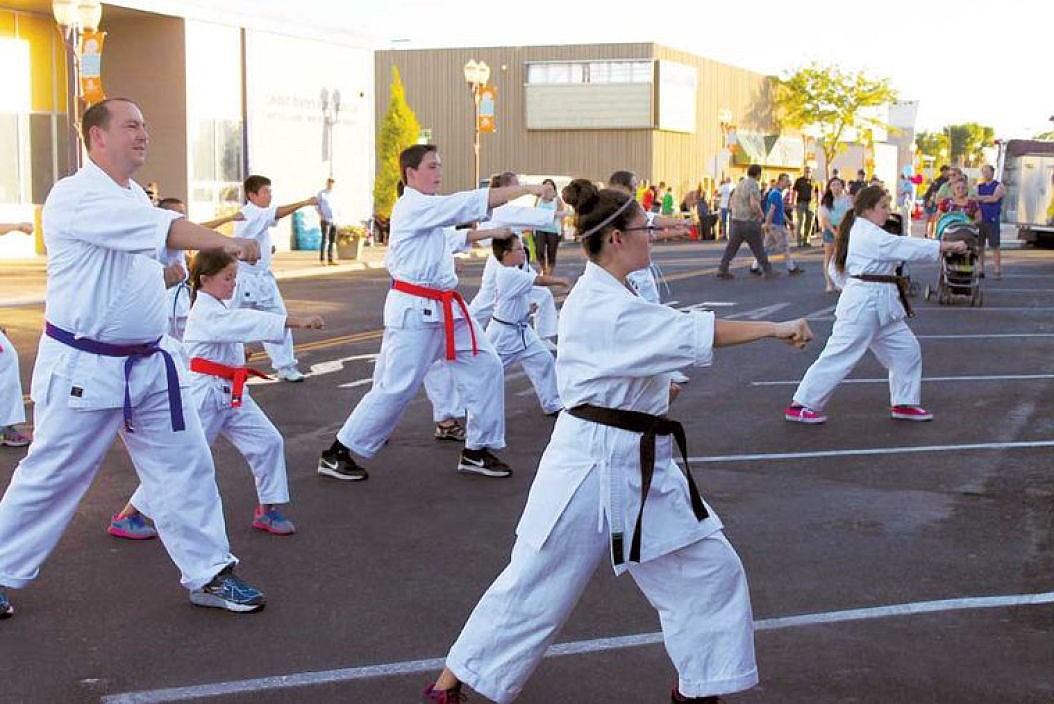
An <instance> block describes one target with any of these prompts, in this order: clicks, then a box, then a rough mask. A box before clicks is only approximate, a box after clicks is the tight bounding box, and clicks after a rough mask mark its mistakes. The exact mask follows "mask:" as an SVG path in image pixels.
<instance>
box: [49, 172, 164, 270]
mask: <svg viewBox="0 0 1054 704" xmlns="http://www.w3.org/2000/svg"><path fill="white" fill-rule="evenodd" d="M56 187H58V186H56ZM67 195H69V196H73V198H75V204H74V205H73V207H71V208H66V207H62V208H58V209H57V213H56V214H57V215H58V217H57V220H52V221H51V222H49V223H47V226H46V227H45V234H47V235H50V236H51V237H59V238H62V237H66V238H69V239H71V240H76V241H80V242H86V243H87V244H90V245H93V246H95V247H101V248H103V249H111V250H115V251H119V252H144V251H145V252H148V253H149V254H150V256H152V257H154V258H156V257H157V252H158V251H159V250H160V249H161V248H162V247H163V246H164V244H165V241H166V240H167V239H168V231H169V229H170V228H171V227H172V222H173V221H174V220H179V219H180V218H182V217H183V216H182V215H181V214H179V213H177V212H174V211H171V210H162V209H161V208H155V207H154V206H153V205H151V204H150V203H145V202H139V201H136V200H132V199H130V198H125V197H123V196H116V197H115V196H113V195H111V194H109V193H106V192H104V191H101V190H86V191H84V192H82V193H81V194H80V196H79V197H77V196H75V195H74V194H67ZM59 200H60V201H61V196H60V198H59ZM52 212H56V211H55V210H53V211H52ZM48 220H51V218H48Z"/></svg>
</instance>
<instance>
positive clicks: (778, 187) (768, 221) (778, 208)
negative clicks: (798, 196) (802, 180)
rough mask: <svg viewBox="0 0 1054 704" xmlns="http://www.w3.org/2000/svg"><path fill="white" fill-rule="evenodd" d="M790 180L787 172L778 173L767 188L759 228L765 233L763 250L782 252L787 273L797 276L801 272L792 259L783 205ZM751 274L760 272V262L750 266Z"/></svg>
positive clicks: (788, 230)
mask: <svg viewBox="0 0 1054 704" xmlns="http://www.w3.org/2000/svg"><path fill="white" fill-rule="evenodd" d="M790 185H791V180H790V175H789V174H780V175H779V178H777V179H776V183H775V185H774V186H773V187H772V188H770V189H769V192H768V195H767V196H766V197H765V205H764V210H765V220H764V223H763V224H762V226H761V230H762V232H763V233H764V235H765V240H764V241H765V251H766V252H769V251H773V250H775V251H776V252H782V253H783V255H784V257H785V262H786V264H787V273H788V274H790V275H791V276H797V275H798V274H800V273H802V268H801V267H800V266H798V265H797V263H796V262H795V261H794V256H793V255H792V254H791V251H790V227H789V225H788V222H787V211H786V208H785V207H784V204H785V200H784V192H785V191H787V189H788V188H790ZM750 273H751V274H758V275H760V274H761V264H760V263H759V262H757V261H755V262H754V264H753V265H752V266H751V267H750Z"/></svg>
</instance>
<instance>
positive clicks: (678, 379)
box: [670, 372, 691, 384]
mask: <svg viewBox="0 0 1054 704" xmlns="http://www.w3.org/2000/svg"><path fill="white" fill-rule="evenodd" d="M670 381H672V382H673V383H675V384H687V383H688V382H689V381H691V379H689V378H688V377H687V376H685V375H684V374H682V373H681V372H674V373H673V374H671V375H670Z"/></svg>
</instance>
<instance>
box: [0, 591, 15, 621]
mask: <svg viewBox="0 0 1054 704" xmlns="http://www.w3.org/2000/svg"><path fill="white" fill-rule="evenodd" d="M14 614H15V607H13V606H11V602H10V601H8V600H7V594H5V593H4V590H3V589H2V588H0V620H3V619H5V618H11V617H12V616H13V615H14Z"/></svg>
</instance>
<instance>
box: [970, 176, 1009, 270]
mask: <svg viewBox="0 0 1054 704" xmlns="http://www.w3.org/2000/svg"><path fill="white" fill-rule="evenodd" d="M981 176H982V177H983V178H984V180H983V181H982V182H981V183H979V184H978V185H977V200H979V201H981V223H980V230H981V248H980V257H979V260H980V261H979V262H978V263H979V264H980V268H981V276H982V277H983V276H984V248H985V246H986V245H987V246H989V247H991V248H992V262H993V263H994V264H995V278H997V279H1000V278H1002V277H1003V258H1002V256H1000V253H999V211H1000V210H1002V208H1003V196H1005V195H1006V189H1004V188H1003V184H1001V183H999V181H996V180H995V169H994V168H993V167H992V166H991V165H990V164H985V165H984V166H982V167H981Z"/></svg>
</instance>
